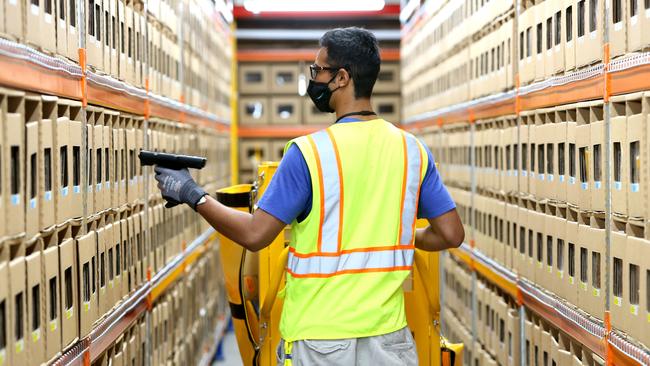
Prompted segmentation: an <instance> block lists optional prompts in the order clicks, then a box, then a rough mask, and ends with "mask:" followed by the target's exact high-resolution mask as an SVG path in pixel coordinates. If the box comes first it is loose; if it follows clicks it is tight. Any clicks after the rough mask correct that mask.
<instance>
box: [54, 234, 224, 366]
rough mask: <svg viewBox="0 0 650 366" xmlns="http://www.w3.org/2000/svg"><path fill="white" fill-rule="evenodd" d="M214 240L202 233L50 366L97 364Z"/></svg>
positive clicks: (209, 350)
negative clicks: (103, 354) (111, 346)
mask: <svg viewBox="0 0 650 366" xmlns="http://www.w3.org/2000/svg"><path fill="white" fill-rule="evenodd" d="M215 240H216V232H215V231H214V229H208V230H206V231H205V232H204V233H202V234H201V235H200V236H199V237H198V238H196V239H195V240H194V241H193V242H192V243H190V244H189V245H188V246H187V247H186V248H185V249H184V250H183V252H182V253H180V254H178V255H177V256H176V257H175V258H174V259H173V260H171V261H170V262H169V263H168V264H167V265H166V266H165V267H163V268H162V269H161V270H160V271H159V272H158V273H156V275H155V276H153V277H150V280H149V281H147V282H146V283H145V284H143V285H142V286H141V287H140V288H138V289H137V290H136V291H134V292H133V293H132V294H131V295H129V297H127V298H126V299H124V300H123V301H122V303H121V304H120V305H119V306H118V307H116V308H115V309H113V311H111V312H110V313H109V314H108V315H107V316H106V317H105V318H104V319H103V320H102V321H100V322H99V323H98V324H97V325H96V326H95V327H94V329H93V330H92V332H91V333H90V334H89V335H88V336H87V337H85V338H82V339H80V340H78V341H77V342H75V343H74V344H73V345H71V346H70V347H69V348H68V350H67V351H65V352H64V353H63V354H62V355H61V356H60V357H58V358H56V359H54V360H52V361H51V362H50V364H51V365H89V364H90V363H92V362H93V361H95V360H97V359H98V358H99V357H100V356H101V355H102V353H104V351H106V349H108V347H110V345H111V344H112V343H113V342H114V341H115V339H116V338H117V337H118V336H119V335H120V334H122V333H123V332H124V331H125V330H126V329H128V328H129V326H131V325H132V324H133V322H134V321H135V320H136V319H137V318H138V317H139V316H140V315H141V314H143V313H144V312H145V311H147V309H148V307H149V306H150V305H151V304H152V303H153V302H154V301H155V300H156V299H157V298H159V297H160V296H161V295H162V294H163V293H164V292H165V290H166V289H167V287H168V286H169V285H170V284H172V283H174V282H175V281H177V280H178V279H179V278H180V277H182V276H183V275H184V273H185V268H186V267H187V266H189V265H191V264H192V263H193V262H195V261H196V260H197V258H199V257H200V256H201V254H202V253H203V252H204V251H205V250H206V248H207V247H209V246H210V245H218V244H214V242H215ZM227 322H228V316H224V317H223V318H222V319H220V321H219V323H218V325H217V327H216V329H215V331H214V333H213V337H211V338H212V339H211V340H210V342H208V343H207V344H206V345H205V347H204V349H205V355H204V357H203V358H204V361H203V363H202V364H207V363H208V362H209V359H210V358H211V356H212V355H213V354H214V350H215V347H216V344H218V343H219V342H220V339H221V335H223V332H224V330H225V327H226V323H227Z"/></svg>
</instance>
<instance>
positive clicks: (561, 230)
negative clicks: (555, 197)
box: [546, 216, 568, 297]
mask: <svg viewBox="0 0 650 366" xmlns="http://www.w3.org/2000/svg"><path fill="white" fill-rule="evenodd" d="M566 222H567V220H566V219H565V218H563V217H557V216H551V219H549V220H548V221H547V222H546V231H547V233H550V235H551V236H552V237H553V238H554V239H555V240H554V242H553V243H552V246H553V247H552V248H551V250H552V255H553V258H552V261H551V266H550V267H549V266H548V262H547V267H546V269H547V279H548V287H547V288H548V289H550V290H551V291H553V292H554V293H556V294H557V295H559V296H561V297H564V296H563V295H564V294H565V290H564V286H563V283H564V281H565V280H566V278H565V276H566V273H567V271H566V269H567V247H568V244H567V238H566ZM546 249H547V253H548V242H547V248H546Z"/></svg>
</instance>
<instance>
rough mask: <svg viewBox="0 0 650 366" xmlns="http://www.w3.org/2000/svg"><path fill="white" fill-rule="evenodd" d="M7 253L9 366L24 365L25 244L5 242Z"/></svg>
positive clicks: (25, 335)
mask: <svg viewBox="0 0 650 366" xmlns="http://www.w3.org/2000/svg"><path fill="white" fill-rule="evenodd" d="M4 245H5V246H7V247H8V248H9V250H10V252H9V291H8V295H9V296H8V300H9V301H8V307H7V308H8V310H9V311H8V316H7V317H8V318H9V322H8V325H9V332H8V333H7V334H8V337H7V345H8V347H9V364H12V365H26V364H27V362H28V361H27V360H28V357H29V355H28V353H27V342H28V341H29V339H30V338H29V337H30V336H29V333H28V330H27V329H28V328H27V316H28V314H29V313H28V312H27V305H26V297H27V294H26V292H27V291H26V287H25V285H26V283H27V282H26V281H27V278H26V266H25V244H24V243H23V242H22V241H21V240H12V241H6V242H5V243H4Z"/></svg>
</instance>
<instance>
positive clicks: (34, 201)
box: [29, 198, 37, 209]
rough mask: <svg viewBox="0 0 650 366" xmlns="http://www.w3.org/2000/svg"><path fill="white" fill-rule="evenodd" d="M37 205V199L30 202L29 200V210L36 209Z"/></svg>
mask: <svg viewBox="0 0 650 366" xmlns="http://www.w3.org/2000/svg"><path fill="white" fill-rule="evenodd" d="M36 203H37V200H36V198H32V199H30V200H29V208H31V209H35V208H36Z"/></svg>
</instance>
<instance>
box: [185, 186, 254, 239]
mask: <svg viewBox="0 0 650 366" xmlns="http://www.w3.org/2000/svg"><path fill="white" fill-rule="evenodd" d="M206 198H207V202H205V203H204V204H202V205H199V206H197V212H198V213H199V214H200V215H201V216H203V218H204V219H205V220H206V221H207V222H208V223H209V224H210V225H211V226H212V227H213V228H214V229H215V230H217V231H218V232H219V233H221V234H222V235H224V236H226V237H227V238H229V239H230V240H232V241H234V242H236V243H238V244H240V245H242V246H243V247H245V248H246V249H248V250H251V251H257V250H259V249H261V248H262V247H259V246H260V243H258V240H257V238H256V235H255V230H254V229H253V228H254V227H255V224H254V222H253V220H254V219H253V215H251V214H250V213H248V212H243V211H239V210H235V209H233V208H230V207H227V206H224V205H222V204H221V203H219V202H218V201H217V200H215V199H214V198H212V197H209V196H206Z"/></svg>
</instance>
